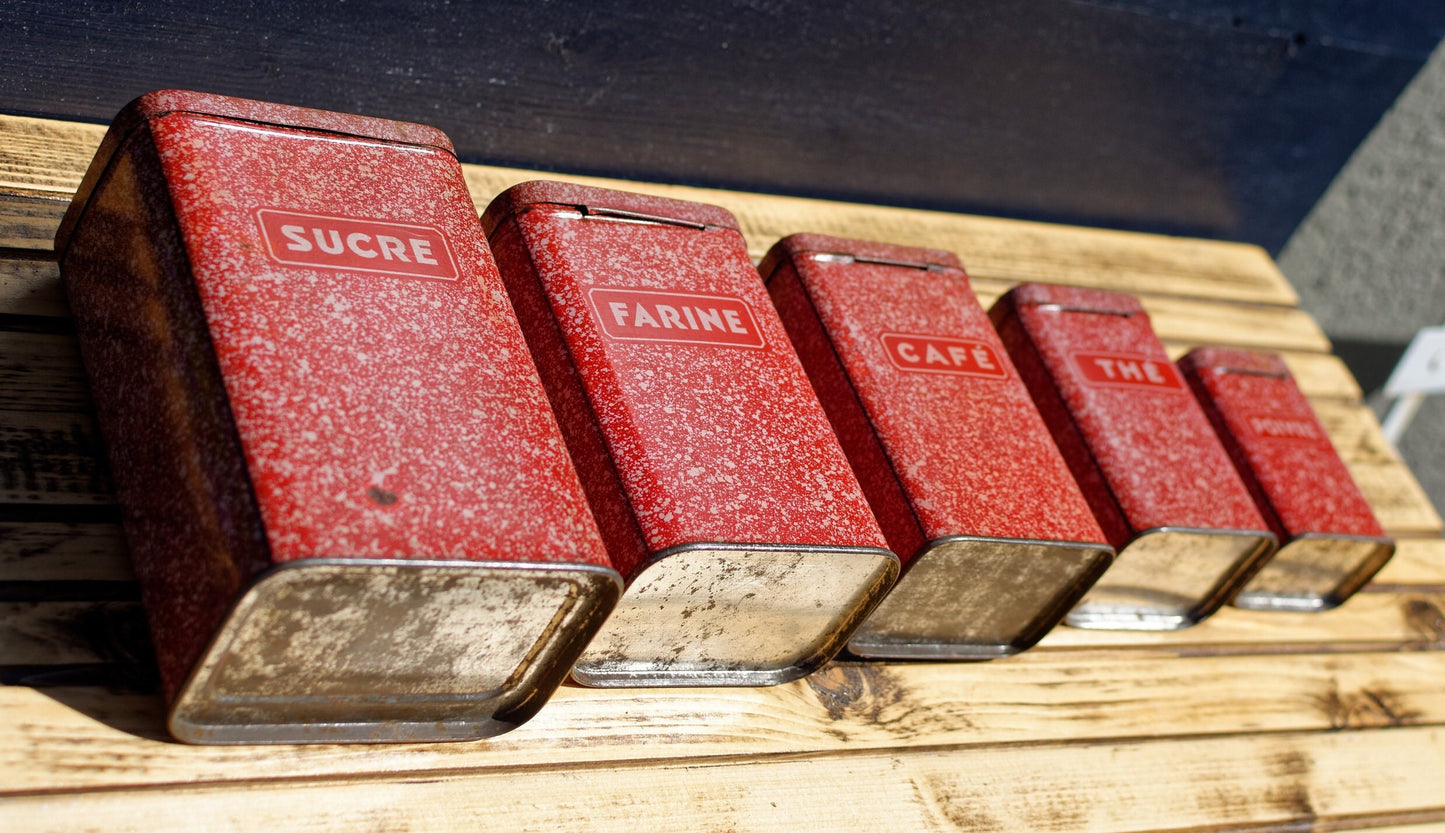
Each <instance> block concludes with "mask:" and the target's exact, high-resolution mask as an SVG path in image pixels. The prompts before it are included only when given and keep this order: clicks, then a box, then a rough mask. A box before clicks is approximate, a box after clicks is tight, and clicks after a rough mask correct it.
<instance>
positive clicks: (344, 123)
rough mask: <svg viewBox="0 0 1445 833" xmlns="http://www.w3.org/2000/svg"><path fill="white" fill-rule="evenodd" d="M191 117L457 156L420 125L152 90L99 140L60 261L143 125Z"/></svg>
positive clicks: (58, 241)
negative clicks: (100, 186) (119, 156)
mask: <svg viewBox="0 0 1445 833" xmlns="http://www.w3.org/2000/svg"><path fill="white" fill-rule="evenodd" d="M178 113H180V114H189V115H194V116H200V117H211V118H219V119H225V120H228V121H236V122H247V123H251V124H256V125H262V126H268V127H285V128H292V129H296V130H307V131H313V132H316V133H326V134H332V135H336V136H350V137H354V138H358V139H369V140H372V141H378V142H389V143H395V144H404V145H414V146H418V147H427V148H434V149H436V150H440V151H443V152H445V153H448V154H452V155H453V156H455V154H456V151H455V149H454V148H453V147H452V143H451V140H450V139H448V138H447V136H446V134H445V133H443V132H442V131H440V130H438V129H436V128H435V127H429V126H427V125H424V124H413V123H411V122H401V121H392V120H390V119H380V118H373V117H370V116H357V115H351V114H349V113H332V112H328V111H325V110H313V109H310V108H307V107H296V106H292V105H289V104H274V103H271V102H266V101H253V100H251V99H245V98H232V97H230V96H224V95H215V94H213V93H200V92H192V91H190V90H156V91H154V92H150V93H146V94H145V95H143V96H141V97H139V98H137V99H135V100H134V101H132V102H130V103H129V104H127V105H126V106H125V108H124V109H122V110H121V111H120V113H118V114H117V115H116V117H115V119H114V120H112V121H111V124H110V129H109V130H107V131H106V133H105V138H103V139H102V140H101V143H100V147H99V148H98V149H97V150H96V154H95V158H93V159H92V160H91V161H90V167H89V168H87V169H86V172H85V177H84V178H83V179H82V180H81V183H80V187H79V188H77V189H76V192H75V197H74V198H73V199H72V200H71V203H70V208H69V209H67V210H66V212H65V217H64V218H63V219H62V220H61V222H60V227H59V229H58V230H57V231H56V233H55V252H56V254H57V256H59V257H61V258H64V256H65V250H66V247H67V245H68V244H69V242H70V236H71V234H72V233H73V232H74V230H75V227H76V225H77V224H78V223H79V222H80V218H81V217H82V216H83V215H84V213H85V209H86V207H87V204H88V203H89V202H90V196H91V194H92V192H94V190H95V187H96V186H97V185H98V184H99V183H100V180H101V177H103V176H104V175H105V172H106V170H107V169H108V168H109V167H110V163H111V160H112V159H114V157H115V154H116V153H117V152H118V151H119V150H120V148H121V147H122V146H124V145H125V143H126V141H127V140H128V139H129V138H130V137H131V135H132V134H133V133H135V131H136V130H138V129H139V128H140V127H141V126H142V125H145V124H147V123H149V122H150V121H152V120H154V119H159V118H163V117H165V116H169V115H173V114H178Z"/></svg>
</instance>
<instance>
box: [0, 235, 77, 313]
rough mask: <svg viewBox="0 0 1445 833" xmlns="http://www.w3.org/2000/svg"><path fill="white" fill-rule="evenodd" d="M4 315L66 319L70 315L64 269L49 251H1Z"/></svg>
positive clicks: (1, 309)
mask: <svg viewBox="0 0 1445 833" xmlns="http://www.w3.org/2000/svg"><path fill="white" fill-rule="evenodd" d="M0 314H4V315H36V316H42V317H46V318H63V317H66V316H69V315H70V304H69V303H68V302H67V301H66V299H65V289H64V287H62V286H61V285H60V269H59V267H57V266H56V263H55V258H54V256H53V255H52V254H51V253H50V252H47V251H39V250H36V251H29V252H27V251H26V250H23V249H10V250H8V251H0Z"/></svg>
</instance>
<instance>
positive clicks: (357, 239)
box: [346, 231, 376, 260]
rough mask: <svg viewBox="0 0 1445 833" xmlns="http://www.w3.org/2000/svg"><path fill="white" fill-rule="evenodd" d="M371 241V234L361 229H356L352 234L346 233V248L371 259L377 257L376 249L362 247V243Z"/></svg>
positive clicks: (359, 255)
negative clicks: (362, 231)
mask: <svg viewBox="0 0 1445 833" xmlns="http://www.w3.org/2000/svg"><path fill="white" fill-rule="evenodd" d="M370 241H371V235H369V234H362V233H361V232H359V231H354V232H352V233H351V234H348V235H346V248H348V249H350V250H351V251H353V252H355V253H356V255H357V256H358V257H364V258H367V259H368V260H369V259H371V258H373V257H376V251H375V250H373V249H363V248H361V244H362V243H368V242H370Z"/></svg>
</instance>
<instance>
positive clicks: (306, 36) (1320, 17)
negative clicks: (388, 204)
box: [0, 0, 1445, 251]
mask: <svg viewBox="0 0 1445 833" xmlns="http://www.w3.org/2000/svg"><path fill="white" fill-rule="evenodd" d="M0 32H3V33H4V38H3V44H4V45H3V46H0V55H4V57H5V64H4V65H5V67H6V71H5V72H4V73H3V76H0V111H3V112H8V113H18V114H28V115H41V116H53V117H60V118H71V119H85V120H93V121H101V122H103V121H107V120H108V119H109V118H110V117H111V116H112V115H113V114H114V113H115V112H116V111H117V110H118V109H119V108H120V107H121V106H122V105H123V104H124V103H125V102H126V101H127V100H129V99H130V98H132V97H134V96H135V95H138V94H139V93H142V92H145V91H147V90H150V89H154V88H158V87H165V86H180V87H189V88H193V89H205V90H210V91H215V92H223V93H230V94H235V95H244V96H250V97H257V98H265V99H272V100H278V101H286V102H290V103H298V104H306V105H310V106H314V107H321V108H327V109H336V110H345V111H352V112H358V113H366V114H370V115H380V116H388V117H393V118H399V119H408V120H414V121H421V122H426V123H430V124H435V125H437V126H439V127H441V128H442V129H444V130H445V131H447V133H448V134H450V135H451V136H452V138H453V140H454V141H455V142H456V144H457V146H458V148H459V149H460V152H461V155H462V156H463V157H464V158H465V159H466V160H468V161H478V162H493V163H501V164H509V165H517V166H523V167H530V168H540V169H545V170H556V171H570V172H578V173H597V174H606V175H614V176H623V177H631V178H639V179H652V180H663V181H670V182H685V183H691V184H701V185H713V186H724V187H732V188H740V189H749V190H763V191H772V192H782V193H791V194H803V195H811V196H823V197H834V198H842V199H850V200H860V201H869V202H880V203H891V204H901V205H911V206H922V207H933V208H942V209H950V210H964V211H973V212H983V213H991V214H999V215H1007V216H1020V217H1032V218H1042V219H1049V220H1059V221H1066V222H1078V223H1088V224H1094V225H1109V226H1116V227H1123V228H1137V229H1146V230H1159V231H1170V232H1181V233H1189V234H1199V235H1208V236H1218V237H1227V238H1232V239H1239V240H1247V241H1252V242H1256V243H1260V244H1263V245H1264V246H1266V247H1268V248H1269V249H1270V250H1271V251H1277V250H1278V249H1279V248H1280V247H1281V246H1282V245H1283V244H1284V243H1285V241H1286V240H1287V239H1288V237H1289V234H1290V232H1291V231H1292V230H1293V229H1294V228H1295V226H1296V225H1297V224H1298V223H1299V221H1300V219H1301V218H1303V217H1304V215H1305V213H1306V212H1307V211H1308V210H1309V209H1310V207H1311V206H1312V205H1313V204H1314V203H1315V201H1316V200H1317V199H1318V197H1319V196H1320V194H1321V193H1322V192H1323V191H1324V189H1325V187H1326V186H1327V185H1328V184H1329V182H1330V180H1331V179H1332V178H1333V176H1334V175H1335V173H1336V171H1338V170H1339V168H1340V166H1341V165H1343V164H1344V162H1345V160H1346V159H1347V158H1348V156H1349V154H1350V152H1351V150H1352V149H1354V148H1355V146H1356V145H1358V144H1359V142H1360V141H1361V139H1363V138H1364V136H1365V135H1366V133H1367V132H1368V131H1369V129H1370V128H1371V127H1372V126H1373V125H1374V124H1375V122H1376V121H1377V120H1378V119H1379V117H1380V114H1381V113H1382V112H1384V110H1385V109H1386V108H1387V107H1388V106H1389V104H1390V102H1392V101H1393V100H1394V99H1395V97H1396V95H1397V94H1398V93H1399V92H1400V90H1401V89H1402V88H1403V87H1404V85H1405V84H1406V82H1408V81H1409V80H1410V78H1411V77H1413V76H1414V74H1415V73H1416V71H1417V70H1418V69H1419V68H1420V66H1421V64H1422V63H1423V62H1424V60H1425V59H1426V57H1427V56H1428V55H1429V54H1430V51H1431V49H1432V48H1433V47H1434V45H1435V43H1436V42H1437V41H1438V40H1439V39H1440V37H1441V35H1442V34H1445V4H1441V3H1435V2H1418V0H1390V1H1388V2H1374V3H1368V2H1359V3H1349V2H1341V0H1320V2H1303V1H1302V0H1295V1H1294V2H1291V0H1284V2H1264V1H1263V0H1239V2H1226V1H1225V0H1195V1H1194V2H1190V0H1076V1H1070V0H1011V1H1008V2H1005V1H1004V0H979V1H978V2H948V0H916V2H896V1H895V0H839V2H831V3H789V2H773V1H771V0H713V2H706V3H704V2H696V0H690V1H685V2H657V1H656V0H653V1H652V2H634V3H596V2H589V0H558V1H557V2H537V3H454V2H445V0H422V2H401V1H400V0H391V1H390V2H388V1H386V0H366V2H352V3H346V2H317V0H312V1H311V2H296V0H283V2H274V3H200V2H182V3H149V4H147V3H137V2H100V0H89V2H70V3H65V2H60V3H57V2H40V1H39V0H7V2H6V3H4V4H3V5H0Z"/></svg>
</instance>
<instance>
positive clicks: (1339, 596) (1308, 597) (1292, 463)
mask: <svg viewBox="0 0 1445 833" xmlns="http://www.w3.org/2000/svg"><path fill="white" fill-rule="evenodd" d="M1179 369H1180V370H1182V371H1183V372H1184V378H1185V379H1187V380H1188V381H1189V386H1190V387H1191V388H1192V389H1193V390H1194V395H1195V396H1196V397H1197V398H1198V399H1199V403H1200V404H1201V405H1203V406H1204V412H1205V413H1206V414H1207V415H1208V416H1209V421H1210V422H1211V423H1212V424H1213V425H1214V429H1215V431H1217V432H1218V434H1219V438H1220V440H1222V441H1223V442H1224V447H1225V448H1226V449H1228V450H1229V455H1230V457H1231V458H1233V460H1234V464H1235V466H1236V468H1238V470H1239V474H1240V476H1241V477H1242V478H1244V482H1245V485H1246V486H1248V487H1249V491H1250V494H1251V495H1252V496H1253V497H1254V501H1255V505H1256V506H1258V507H1259V511H1260V513H1261V514H1262V515H1264V518H1265V521H1267V522H1268V523H1269V526H1270V529H1272V530H1273V531H1274V534H1275V535H1277V536H1279V540H1280V542H1281V543H1280V549H1279V552H1277V553H1276V554H1275V556H1274V558H1273V559H1271V560H1270V562H1269V564H1267V565H1265V567H1264V569H1262V570H1260V571H1259V573H1258V574H1257V575H1256V576H1255V577H1254V578H1253V579H1252V580H1250V582H1249V583H1248V584H1246V585H1245V586H1244V589H1243V590H1241V591H1240V593H1239V595H1238V596H1236V597H1235V599H1234V604H1235V605H1236V606H1238V607H1244V608H1250V609H1252V610H1293V611H1319V610H1329V609H1330V608H1333V607H1338V606H1339V605H1340V604H1341V603H1343V602H1344V601H1345V600H1346V599H1348V598H1349V597H1350V596H1351V595H1352V594H1353V593H1354V592H1355V591H1356V590H1359V589H1360V588H1361V587H1363V586H1364V585H1365V584H1366V582H1368V581H1369V580H1370V578H1371V577H1372V576H1373V575H1375V573H1377V572H1379V570H1380V568H1381V567H1383V566H1385V562H1387V561H1389V560H1390V556H1391V555H1393V554H1394V552H1395V543H1394V541H1392V540H1390V539H1389V538H1387V537H1385V532H1384V530H1383V529H1381V528H1380V523H1379V521H1377V520H1376V519H1375V514H1374V513H1373V512H1371V511H1370V505H1369V504H1368V503H1367V502H1366V501H1365V498H1364V496H1363V495H1361V494H1360V490H1359V488H1358V487H1357V486H1356V485H1355V481H1354V480H1353V479H1352V478H1351V477H1350V472H1349V469H1347V468H1346V467H1345V463H1344V461H1343V460H1341V459H1340V455H1339V454H1338V453H1336V451H1335V448H1334V446H1333V445H1331V444H1330V439H1329V436H1328V435H1327V434H1326V433H1325V429H1324V426H1323V425H1321V424H1320V421H1319V418H1318V417H1316V416H1315V413H1314V409H1312V408H1311V407H1310V403H1309V400H1308V399H1306V398H1305V395H1304V393H1302V392H1301V391H1300V389H1299V385H1297V384H1295V380H1294V377H1293V376H1291V375H1290V372H1289V368H1288V367H1287V366H1286V365H1285V363H1284V360H1283V359H1281V358H1280V357H1279V356H1276V355H1273V354H1267V353H1253V352H1249V351H1245V350H1231V349H1227V348H1222V347H1201V348H1198V349H1195V350H1193V351H1191V352H1190V353H1189V354H1188V355H1186V356H1185V357H1184V358H1182V359H1180V360H1179Z"/></svg>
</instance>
